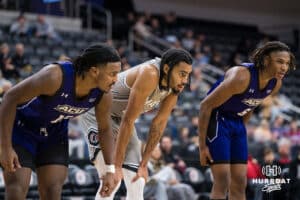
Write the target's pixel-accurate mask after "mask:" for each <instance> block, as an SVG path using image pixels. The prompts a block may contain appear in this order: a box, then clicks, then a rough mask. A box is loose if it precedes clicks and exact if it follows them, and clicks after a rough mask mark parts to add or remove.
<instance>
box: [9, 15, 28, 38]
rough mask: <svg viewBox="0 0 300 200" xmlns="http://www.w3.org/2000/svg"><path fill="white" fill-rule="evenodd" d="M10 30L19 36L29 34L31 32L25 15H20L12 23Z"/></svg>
mask: <svg viewBox="0 0 300 200" xmlns="http://www.w3.org/2000/svg"><path fill="white" fill-rule="evenodd" d="M9 32H10V34H12V35H17V36H27V35H28V34H29V25H28V23H27V21H26V18H25V16H24V15H20V16H19V17H18V18H17V21H15V22H13V23H12V25H11V26H10V30H9Z"/></svg>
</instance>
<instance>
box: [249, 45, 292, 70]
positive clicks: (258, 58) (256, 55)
mask: <svg viewBox="0 0 300 200" xmlns="http://www.w3.org/2000/svg"><path fill="white" fill-rule="evenodd" d="M276 51H286V52H288V53H289V54H290V65H289V70H291V69H293V70H295V69H296V64H295V63H296V60H295V56H294V54H293V53H292V52H291V50H290V48H289V47H288V46H287V45H286V44H284V43H283V42H279V41H272V42H267V43H266V44H265V45H263V46H261V47H259V48H257V49H255V50H254V52H253V54H252V56H251V60H252V62H253V63H254V66H256V67H258V68H259V69H264V68H265V66H264V58H265V57H266V56H269V55H270V53H272V52H276Z"/></svg>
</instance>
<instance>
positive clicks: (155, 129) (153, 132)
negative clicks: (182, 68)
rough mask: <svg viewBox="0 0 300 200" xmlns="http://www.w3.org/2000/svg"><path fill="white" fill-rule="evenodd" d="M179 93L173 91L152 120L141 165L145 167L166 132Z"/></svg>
mask: <svg viewBox="0 0 300 200" xmlns="http://www.w3.org/2000/svg"><path fill="white" fill-rule="evenodd" d="M177 99H178V95H176V94H173V93H171V94H170V95H168V96H167V97H166V98H165V99H164V100H163V101H162V102H161V104H160V107H159V110H158V113H157V115H156V116H155V117H154V119H153V120H152V123H151V126H150V131H149V136H148V140H147V143H146V147H145V150H144V152H143V156H142V161H141V163H140V165H141V166H142V167H145V166H146V165H147V162H148V160H149V158H150V155H151V152H152V151H153V149H154V148H155V146H156V145H157V144H158V142H159V140H160V138H161V136H162V135H163V133H164V130H165V128H166V125H167V123H168V118H169V116H170V114H171V112H172V110H173V108H174V106H175V105H176V103H177Z"/></svg>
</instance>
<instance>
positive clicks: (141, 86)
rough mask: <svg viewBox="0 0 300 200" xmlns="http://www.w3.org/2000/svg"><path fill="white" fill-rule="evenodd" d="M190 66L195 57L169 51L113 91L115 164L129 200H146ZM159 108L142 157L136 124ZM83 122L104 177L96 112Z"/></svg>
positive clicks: (139, 68) (124, 77)
mask: <svg viewBox="0 0 300 200" xmlns="http://www.w3.org/2000/svg"><path fill="white" fill-rule="evenodd" d="M191 64H192V57H191V55H190V54H189V53H188V52H186V51H185V50H181V49H170V50H168V51H166V52H165V53H164V54H163V55H162V58H161V59H160V58H155V59H152V60H149V61H147V62H145V63H142V64H140V65H138V66H136V67H133V68H131V69H129V70H127V71H124V72H121V73H120V74H119V75H118V81H117V82H116V84H115V85H114V86H113V88H112V95H113V102H112V113H111V118H112V123H113V125H112V126H113V132H114V134H115V137H116V136H117V134H118V140H117V146H116V149H115V151H116V156H115V158H116V163H115V164H116V167H117V169H118V170H117V171H118V172H119V174H121V173H122V172H123V175H124V180H125V185H126V188H127V198H126V199H128V200H139V199H143V190H144V185H145V181H146V179H147V161H148V160H149V158H150V155H151V152H152V150H153V149H154V148H155V146H156V145H157V143H158V142H159V139H160V138H161V136H162V134H163V132H164V129H165V127H166V124H167V121H168V118H169V116H170V113H171V111H172V109H173V107H174V106H175V105H176V102H177V98H178V94H179V93H180V92H181V91H182V90H183V89H184V86H185V85H186V84H187V83H188V82H189V75H190V73H191V71H192V66H191ZM158 105H159V109H158V112H157V114H156V116H155V117H154V119H153V120H152V123H151V126H150V130H149V134H148V140H147V142H146V146H145V150H144V152H143V155H142V157H141V149H142V147H141V143H142V142H141V141H140V140H139V139H138V136H137V133H136V131H135V128H134V122H135V120H136V119H137V118H138V117H139V115H140V114H141V113H144V112H148V111H151V110H153V109H155V108H156V107H157V106H158ZM81 119H82V120H81V123H82V126H83V128H84V130H85V131H86V135H87V138H88V143H89V147H90V157H91V160H92V162H93V163H94V164H95V167H96V168H97V170H98V173H99V175H100V176H102V174H103V170H102V168H103V164H104V162H103V158H102V151H101V150H100V149H99V147H98V146H97V145H95V144H96V142H95V140H94V138H95V137H94V136H95V134H96V133H97V129H96V127H95V124H96V122H95V117H94V113H93V111H92V110H91V111H89V112H87V113H86V114H84V115H82V117H81ZM93 135H94V136H93ZM125 154H126V156H125ZM124 157H126V158H125V161H124ZM123 162H124V164H123ZM122 164H123V165H122ZM121 168H123V169H122V170H121ZM121 171H122V172H121ZM116 191H117V189H116V190H115V191H114V193H115V192H116ZM114 193H113V194H112V195H111V196H110V197H109V198H101V197H100V196H99V194H98V193H97V194H96V199H113V198H114Z"/></svg>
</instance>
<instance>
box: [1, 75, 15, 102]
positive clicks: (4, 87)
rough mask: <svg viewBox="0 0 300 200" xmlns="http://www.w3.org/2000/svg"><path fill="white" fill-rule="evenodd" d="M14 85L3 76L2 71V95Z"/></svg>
mask: <svg viewBox="0 0 300 200" xmlns="http://www.w3.org/2000/svg"><path fill="white" fill-rule="evenodd" d="M11 87H12V83H11V82H10V81H9V80H7V79H5V78H4V77H3V76H2V72H1V71H0V97H2V96H3V95H4V93H5V92H6V91H7V90H9V89H10V88H11Z"/></svg>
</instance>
